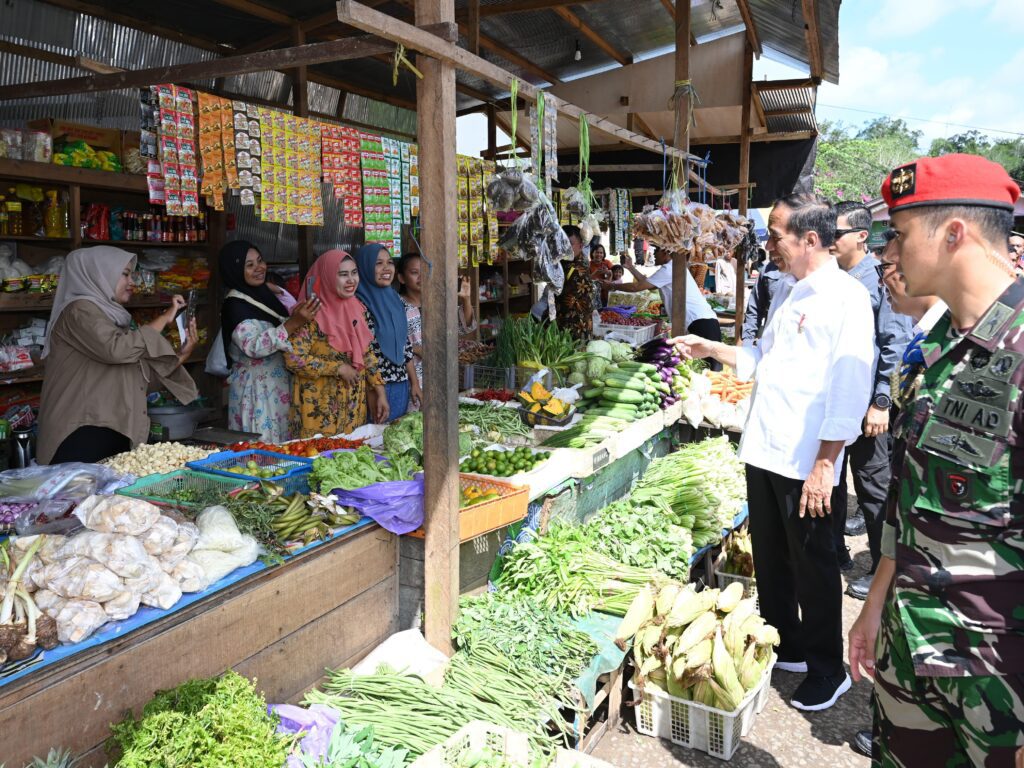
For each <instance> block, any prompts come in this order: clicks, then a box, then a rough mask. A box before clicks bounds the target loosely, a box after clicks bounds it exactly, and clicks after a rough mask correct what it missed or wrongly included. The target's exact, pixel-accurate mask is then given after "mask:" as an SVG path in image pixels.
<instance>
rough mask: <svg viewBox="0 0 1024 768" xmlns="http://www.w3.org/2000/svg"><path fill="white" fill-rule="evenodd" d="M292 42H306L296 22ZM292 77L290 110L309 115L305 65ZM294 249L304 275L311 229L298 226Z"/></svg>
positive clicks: (309, 261)
mask: <svg viewBox="0 0 1024 768" xmlns="http://www.w3.org/2000/svg"><path fill="white" fill-rule="evenodd" d="M292 35H293V42H294V44H295V45H296V46H299V45H305V44H306V33H305V32H304V31H303V29H302V27H300V26H299V25H298V24H296V25H295V26H294V28H293V32H292ZM289 74H290V75H291V78H292V111H293V112H294V113H295V116H296V117H308V116H309V83H308V81H307V79H306V74H307V71H306V66H305V65H302V66H298V67H295V69H292V70H290V71H289ZM296 250H297V251H298V253H297V254H296V255H297V256H298V260H299V273H300V274H301V275H302V276H303V277H305V276H306V273H307V272H309V268H310V266H312V264H313V229H312V228H311V227H299V230H298V237H296Z"/></svg>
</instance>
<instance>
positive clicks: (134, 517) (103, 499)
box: [75, 496, 160, 536]
mask: <svg viewBox="0 0 1024 768" xmlns="http://www.w3.org/2000/svg"><path fill="white" fill-rule="evenodd" d="M75 515H76V516H77V517H78V519H79V520H81V521H82V525H84V526H85V527H86V528H89V529H90V530H93V531H99V532H101V533H125V534H128V535H129V536H139V535H141V534H143V533H145V532H146V531H148V530H149V529H150V528H152V527H153V523H155V522H156V521H157V519H158V518H159V517H160V510H159V508H157V507H156V506H154V505H153V504H150V503H149V502H148V501H143V500H142V499H132V498H130V497H128V496H90V497H89V498H88V499H86V500H85V501H83V502H82V503H81V504H79V505H78V508H77V509H76V510H75Z"/></svg>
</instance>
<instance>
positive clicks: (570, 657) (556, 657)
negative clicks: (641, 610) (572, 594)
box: [452, 591, 598, 680]
mask: <svg viewBox="0 0 1024 768" xmlns="http://www.w3.org/2000/svg"><path fill="white" fill-rule="evenodd" d="M452 637H453V638H454V639H455V644H456V645H457V646H458V648H459V649H460V650H463V651H472V650H473V649H474V648H476V647H477V646H478V645H484V644H486V645H489V646H493V647H494V648H497V649H498V650H499V651H500V652H501V653H502V654H503V655H504V656H505V658H507V659H508V660H509V661H510V662H512V663H513V664H515V665H516V666H517V667H531V668H533V669H536V670H538V671H540V672H543V673H545V674H548V675H553V676H555V677H564V678H567V679H569V680H572V679H575V678H576V677H578V676H579V674H580V672H582V671H583V670H584V669H586V667H587V665H588V664H590V662H591V660H592V659H593V658H594V656H595V654H597V651H598V648H597V644H596V643H595V642H594V641H593V640H592V639H591V637H590V635H588V634H587V633H586V632H582V631H580V630H578V629H576V628H575V627H573V624H572V621H571V620H570V619H569V617H568V616H567V615H566V614H564V613H557V612H555V611H551V610H548V609H546V608H543V607H542V606H540V605H538V604H537V603H536V602H534V601H533V600H531V599H530V598H529V597H527V596H525V595H522V594H520V593H518V592H508V591H504V592H487V593H484V594H482V595H479V596H477V597H464V598H462V600H461V601H460V603H459V617H458V619H457V620H456V622H455V626H454V627H453V628H452Z"/></svg>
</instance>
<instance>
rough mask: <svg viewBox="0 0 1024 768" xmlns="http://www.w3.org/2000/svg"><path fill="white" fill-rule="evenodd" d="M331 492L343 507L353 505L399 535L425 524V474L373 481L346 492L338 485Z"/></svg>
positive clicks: (382, 526) (385, 528)
mask: <svg viewBox="0 0 1024 768" xmlns="http://www.w3.org/2000/svg"><path fill="white" fill-rule="evenodd" d="M331 494H332V495H333V496H335V497H336V498H337V500H338V504H340V505H341V506H343V507H352V508H353V509H356V510H358V511H359V512H360V513H361V514H363V515H366V516H367V517H369V518H370V519H371V520H373V521H374V522H376V523H377V524H378V525H379V526H380V527H381V528H383V529H384V530H386V531H390V532H391V533H394V534H398V535H399V536H400V535H402V534H404V533H411V532H412V531H415V530H416V529H417V528H419V527H420V526H422V525H423V473H419V474H417V475H416V477H415V478H413V479H412V480H393V481H391V482H386V483H374V484H373V485H368V486H366V487H365V488H356V489H354V490H351V491H346V490H345V489H344V488H335V489H334V490H333V491H331Z"/></svg>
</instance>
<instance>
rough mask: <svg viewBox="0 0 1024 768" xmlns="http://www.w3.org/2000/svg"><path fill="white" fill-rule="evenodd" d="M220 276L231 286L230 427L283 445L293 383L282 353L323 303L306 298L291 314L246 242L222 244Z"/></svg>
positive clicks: (227, 322) (227, 335)
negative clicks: (253, 433) (254, 433)
mask: <svg viewBox="0 0 1024 768" xmlns="http://www.w3.org/2000/svg"><path fill="white" fill-rule="evenodd" d="M220 279H221V281H222V282H223V283H224V286H225V288H227V289H228V292H227V294H226V295H225V297H224V304H223V306H222V307H221V337H222V338H223V339H224V351H225V353H226V354H227V359H228V367H229V368H230V370H231V373H230V374H229V375H228V427H229V428H230V429H236V430H240V431H242V432H256V433H258V434H259V436H260V440H264V441H266V442H268V443H283V442H285V441H286V440H289V439H291V437H292V434H291V429H290V428H289V411H290V408H291V400H292V394H291V392H292V382H291V376H290V375H289V374H288V371H287V370H286V369H285V365H284V357H283V354H282V353H284V352H287V351H290V350H291V340H292V338H293V337H294V336H295V334H296V333H297V332H298V330H299V329H300V328H302V326H303V325H304V324H305V323H307V322H309V321H310V320H312V319H313V317H315V316H316V313H317V312H318V311H319V309H320V302H319V301H318V300H317V299H315V298H313V299H310V300H307V301H304V302H301V303H300V304H297V305H295V307H294V309H293V313H292V315H291V317H289V316H288V310H287V309H285V306H284V304H282V303H281V300H280V299H279V297H278V294H277V293H276V292H274V290H273V289H272V288H271V287H270V283H268V281H267V264H266V262H265V261H263V257H262V256H261V255H260V252H259V249H258V248H256V246H254V245H253V244H252V243H250V242H247V241H245V240H234V241H232V242H230V243H227V244H226V245H225V246H224V247H223V248H221V251H220Z"/></svg>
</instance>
